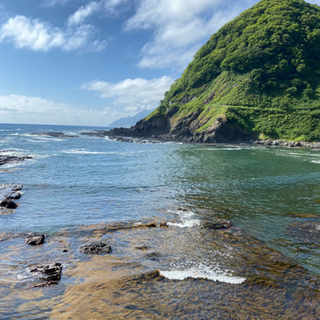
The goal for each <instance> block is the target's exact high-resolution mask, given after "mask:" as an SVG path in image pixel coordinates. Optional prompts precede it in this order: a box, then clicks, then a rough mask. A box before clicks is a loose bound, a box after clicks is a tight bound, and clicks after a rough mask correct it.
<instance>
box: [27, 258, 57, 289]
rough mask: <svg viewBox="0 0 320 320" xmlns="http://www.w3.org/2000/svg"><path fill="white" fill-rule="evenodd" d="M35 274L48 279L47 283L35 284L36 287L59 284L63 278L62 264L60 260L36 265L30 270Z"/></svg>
mask: <svg viewBox="0 0 320 320" xmlns="http://www.w3.org/2000/svg"><path fill="white" fill-rule="evenodd" d="M30 273H31V274H32V275H33V276H37V277H39V279H41V280H44V281H46V283H44V284H43V283H41V284H37V285H35V287H39V286H40V287H42V286H50V285H53V284H57V283H58V282H59V281H60V279H61V273H62V264H61V263H59V262H56V263H52V264H47V265H40V266H35V267H33V268H32V269H31V270H30Z"/></svg>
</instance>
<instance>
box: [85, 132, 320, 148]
mask: <svg viewBox="0 0 320 320" xmlns="http://www.w3.org/2000/svg"><path fill="white" fill-rule="evenodd" d="M80 135H83V136H89V137H98V138H105V137H108V138H109V139H110V140H112V141H118V142H127V143H166V142H177V143H181V142H183V141H181V140H180V139H178V140H173V139H164V138H163V137H162V136H157V135H153V136H151V137H127V136H121V135H119V136H114V135H110V131H107V130H93V131H90V132H81V133H80ZM184 143H188V144H196V145H206V146H224V145H227V146H230V145H235V146H239V145H241V146H250V145H254V146H266V147H285V148H311V149H319V150H320V142H305V141H288V140H250V141H234V142H228V143H205V142H184Z"/></svg>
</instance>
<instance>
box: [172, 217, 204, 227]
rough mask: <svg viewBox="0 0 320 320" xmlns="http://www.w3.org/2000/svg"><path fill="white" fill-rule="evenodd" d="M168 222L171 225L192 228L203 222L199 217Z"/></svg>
mask: <svg viewBox="0 0 320 320" xmlns="http://www.w3.org/2000/svg"><path fill="white" fill-rule="evenodd" d="M167 224H168V226H170V227H178V228H192V227H196V226H200V224H201V222H200V220H198V219H191V220H184V221H181V222H168V223H167Z"/></svg>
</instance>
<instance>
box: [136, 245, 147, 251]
mask: <svg viewBox="0 0 320 320" xmlns="http://www.w3.org/2000/svg"><path fill="white" fill-rule="evenodd" d="M136 249H138V250H148V247H147V246H146V245H145V244H143V245H142V246H137V247H136Z"/></svg>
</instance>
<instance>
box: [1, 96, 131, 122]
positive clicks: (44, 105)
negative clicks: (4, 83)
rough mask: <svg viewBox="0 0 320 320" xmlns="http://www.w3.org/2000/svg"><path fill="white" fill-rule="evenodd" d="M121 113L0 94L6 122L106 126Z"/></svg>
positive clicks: (3, 117)
mask: <svg viewBox="0 0 320 320" xmlns="http://www.w3.org/2000/svg"><path fill="white" fill-rule="evenodd" d="M124 115H125V114H122V113H119V112H117V111H112V110H111V109H110V108H105V109H104V110H96V109H89V110H88V109H85V108H81V107H79V106H70V105H68V104H64V103H57V102H54V101H50V100H46V99H42V98H40V97H28V96H20V95H8V96H0V118H1V121H2V122H6V123H32V124H65V125H92V126H94V125H95V126H106V125H108V124H109V123H111V122H113V121H115V120H116V119H118V118H119V117H121V116H124Z"/></svg>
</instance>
